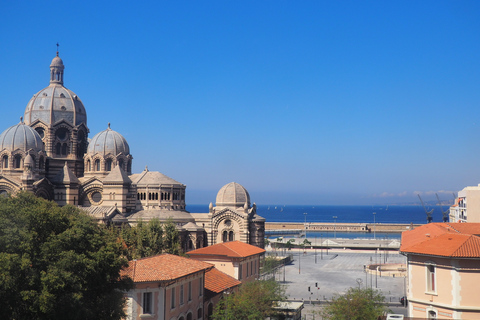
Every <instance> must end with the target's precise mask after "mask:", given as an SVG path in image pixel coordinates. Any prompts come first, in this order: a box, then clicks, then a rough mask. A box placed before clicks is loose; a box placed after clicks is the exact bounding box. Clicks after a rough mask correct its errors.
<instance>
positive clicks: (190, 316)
mask: <svg viewBox="0 0 480 320" xmlns="http://www.w3.org/2000/svg"><path fill="white" fill-rule="evenodd" d="M187 320H193V314H192V313H191V312H189V313H187Z"/></svg>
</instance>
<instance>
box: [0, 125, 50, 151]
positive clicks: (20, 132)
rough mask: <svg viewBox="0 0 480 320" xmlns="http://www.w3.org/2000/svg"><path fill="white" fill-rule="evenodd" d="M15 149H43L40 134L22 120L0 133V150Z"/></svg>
mask: <svg viewBox="0 0 480 320" xmlns="http://www.w3.org/2000/svg"><path fill="white" fill-rule="evenodd" d="M5 149H6V150H8V151H15V150H17V149H20V150H21V151H23V152H27V151H28V150H33V151H35V152H40V151H42V150H43V142H42V138H40V135H39V134H38V133H37V132H36V131H35V130H34V129H32V128H31V127H29V126H27V125H26V124H25V123H24V122H23V121H21V122H20V123H19V124H16V125H14V126H11V127H10V128H8V129H7V130H5V131H3V133H2V134H0V151H2V150H5Z"/></svg>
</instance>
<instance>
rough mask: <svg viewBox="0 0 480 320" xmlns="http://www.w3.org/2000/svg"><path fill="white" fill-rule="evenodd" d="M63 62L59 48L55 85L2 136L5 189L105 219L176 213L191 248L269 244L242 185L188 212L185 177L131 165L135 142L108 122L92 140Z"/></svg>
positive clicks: (0, 181)
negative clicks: (182, 179) (231, 243)
mask: <svg viewBox="0 0 480 320" xmlns="http://www.w3.org/2000/svg"><path fill="white" fill-rule="evenodd" d="M64 69H65V66H64V64H63V61H62V59H61V58H60V57H59V56H58V52H57V56H56V57H54V59H53V60H52V63H51V64H50V73H49V79H50V84H49V85H48V86H47V87H46V88H44V89H42V90H40V91H39V92H37V93H36V94H34V95H33V97H32V98H31V99H30V101H29V102H28V104H27V107H26V109H25V114H24V117H23V118H22V119H21V120H20V122H19V123H18V124H16V125H13V126H11V127H10V128H8V129H6V130H5V131H4V132H3V133H2V134H1V135H0V160H1V161H0V170H1V171H0V194H2V193H15V192H18V191H20V190H27V191H30V192H33V193H34V194H35V195H37V196H39V197H43V198H45V199H48V200H54V201H56V202H57V203H58V204H59V205H65V204H71V205H75V206H78V207H80V208H81V209H83V210H84V211H85V212H87V213H88V214H90V215H92V216H93V217H95V218H96V219H98V221H99V222H102V223H107V224H110V223H117V224H120V223H130V224H131V225H134V224H136V223H137V221H139V220H140V219H141V220H143V221H149V220H150V219H154V218H156V219H159V220H160V221H166V220H168V219H171V220H173V221H174V222H175V223H176V225H177V228H178V230H179V232H180V234H181V237H182V245H183V249H184V250H185V251H189V250H192V249H196V248H201V247H204V246H207V245H212V244H215V243H218V242H222V241H233V240H240V241H243V242H246V243H251V244H253V245H256V246H259V247H262V248H263V246H264V233H265V227H264V225H265V219H263V218H262V217H260V216H258V215H257V212H256V205H255V204H254V203H253V204H251V202H250V195H249V194H248V192H247V190H246V189H245V188H244V187H243V186H241V185H239V184H237V183H234V182H232V183H229V184H227V185H225V186H224V187H222V188H221V189H220V191H219V193H218V195H217V201H216V206H215V207H214V206H213V204H210V210H209V213H205V214H200V213H197V214H196V213H190V212H188V211H187V208H186V199H185V190H186V186H185V185H184V184H183V183H180V182H178V181H176V180H174V179H172V178H170V177H168V176H166V175H164V174H163V173H160V172H157V171H150V170H148V168H147V167H145V170H143V171H142V172H140V173H133V172H132V161H133V155H132V154H131V153H130V146H129V144H128V143H127V141H126V139H125V138H124V137H123V136H122V135H121V134H120V133H118V132H117V131H114V130H113V129H112V128H111V126H110V124H108V126H107V128H106V129H105V130H103V131H101V132H99V133H97V134H95V135H94V136H93V137H92V138H91V139H89V133H90V129H89V128H88V125H87V111H86V108H85V106H84V105H83V103H82V100H81V99H80V98H79V97H78V96H77V95H76V94H75V93H74V92H73V91H71V90H69V89H67V88H65V87H64Z"/></svg>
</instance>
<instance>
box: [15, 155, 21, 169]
mask: <svg viewBox="0 0 480 320" xmlns="http://www.w3.org/2000/svg"><path fill="white" fill-rule="evenodd" d="M21 165H22V156H21V155H19V154H17V155H16V156H15V168H16V169H19V168H20V167H21Z"/></svg>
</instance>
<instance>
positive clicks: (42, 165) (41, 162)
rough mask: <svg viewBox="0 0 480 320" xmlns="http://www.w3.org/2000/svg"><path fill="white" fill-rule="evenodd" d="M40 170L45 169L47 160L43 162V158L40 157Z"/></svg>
mask: <svg viewBox="0 0 480 320" xmlns="http://www.w3.org/2000/svg"><path fill="white" fill-rule="evenodd" d="M38 168H39V169H40V170H43V169H45V160H43V157H40V159H38Z"/></svg>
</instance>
